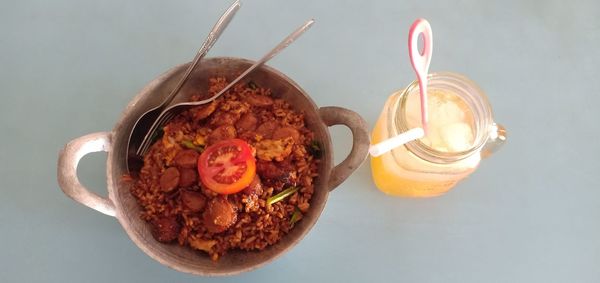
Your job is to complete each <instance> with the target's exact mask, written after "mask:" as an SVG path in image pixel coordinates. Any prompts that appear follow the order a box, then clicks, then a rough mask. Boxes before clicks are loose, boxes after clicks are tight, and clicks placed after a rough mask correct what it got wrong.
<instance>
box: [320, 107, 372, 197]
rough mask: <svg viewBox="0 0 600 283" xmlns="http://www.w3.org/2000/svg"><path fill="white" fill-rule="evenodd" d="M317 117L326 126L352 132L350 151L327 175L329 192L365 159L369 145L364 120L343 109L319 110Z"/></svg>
mask: <svg viewBox="0 0 600 283" xmlns="http://www.w3.org/2000/svg"><path fill="white" fill-rule="evenodd" d="M319 116H321V119H322V120H323V122H324V123H325V125H327V126H333V125H344V126H346V127H348V128H350V131H352V150H351V151H350V154H348V156H347V157H346V159H344V161H342V162H341V163H340V164H338V165H336V166H335V167H333V169H332V170H331V174H330V175H329V183H328V187H329V191H333V189H335V188H336V187H337V186H339V185H340V184H341V183H342V182H344V181H345V180H346V179H347V178H348V177H349V176H350V174H352V172H354V170H356V169H357V168H358V167H359V166H360V165H361V164H362V163H363V162H364V161H365V159H367V154H368V152H369V145H370V143H371V141H370V137H369V132H368V128H367V123H366V122H365V120H364V119H363V118H362V117H360V115H358V114H356V112H353V111H350V110H348V109H345V108H341V107H335V106H329V107H321V108H319Z"/></svg>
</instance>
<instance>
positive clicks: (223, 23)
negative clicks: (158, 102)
mask: <svg viewBox="0 0 600 283" xmlns="http://www.w3.org/2000/svg"><path fill="white" fill-rule="evenodd" d="M239 8H240V1H239V0H236V1H235V2H233V4H231V6H229V8H228V9H227V11H225V13H223V15H222V16H221V17H220V18H219V20H218V21H217V22H216V23H215V25H214V26H213V28H212V30H211V31H210V32H209V33H208V36H207V37H206V39H205V40H204V43H202V46H201V47H200V50H198V53H197V54H196V57H194V60H193V61H192V63H191V64H190V66H189V67H188V68H187V70H186V71H185V74H184V75H183V77H182V78H181V79H180V80H179V82H178V83H177V86H176V87H175V88H174V89H173V90H172V91H171V93H170V94H169V96H167V98H166V99H165V100H164V102H163V103H162V106H165V105H168V104H169V103H170V102H171V101H172V100H173V98H174V97H175V95H176V94H177V93H178V92H179V90H181V87H183V84H184V83H185V82H186V81H187V79H188V78H189V76H190V74H191V73H192V71H193V70H194V68H195V67H196V66H197V65H198V63H199V62H200V60H202V58H204V56H206V53H208V51H209V50H210V49H211V48H212V47H213V45H215V42H217V39H219V37H220V36H221V34H222V33H223V31H224V30H225V28H227V26H228V25H229V23H230V22H231V20H232V19H233V16H234V15H235V13H236V12H237V11H238V10H239Z"/></svg>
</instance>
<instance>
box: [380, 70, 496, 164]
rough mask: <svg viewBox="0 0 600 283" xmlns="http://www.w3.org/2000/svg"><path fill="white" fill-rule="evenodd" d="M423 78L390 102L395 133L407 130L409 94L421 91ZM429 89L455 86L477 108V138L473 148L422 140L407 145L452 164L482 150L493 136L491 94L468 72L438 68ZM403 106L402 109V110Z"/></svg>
mask: <svg viewBox="0 0 600 283" xmlns="http://www.w3.org/2000/svg"><path fill="white" fill-rule="evenodd" d="M418 89H419V82H418V80H415V81H413V82H412V83H411V84H410V85H408V87H406V88H405V89H404V90H402V91H401V92H400V94H399V95H398V97H397V98H396V99H395V100H394V101H393V103H392V104H391V105H390V107H391V108H390V110H391V111H388V113H389V114H390V117H388V119H389V120H388V121H390V123H389V126H390V128H389V129H388V130H389V132H390V133H391V134H392V136H395V135H398V134H400V133H403V132H406V131H407V130H409V129H408V126H407V123H406V120H405V117H406V111H405V110H406V109H405V105H406V98H407V97H408V94H411V93H413V92H414V91H417V92H418ZM428 89H446V90H451V91H452V92H454V93H455V94H456V95H458V96H459V97H460V98H461V99H462V100H464V101H465V103H466V104H467V106H468V107H469V108H470V109H471V111H472V112H473V119H474V127H475V132H476V135H475V139H474V141H473V144H472V145H471V147H470V148H468V149H466V150H463V151H459V152H444V151H439V150H436V149H435V148H432V147H430V146H428V145H426V144H425V143H423V142H422V141H421V140H414V141H411V142H408V143H406V144H405V145H404V147H405V148H406V149H407V150H409V151H410V152H412V153H413V154H415V155H416V156H418V157H420V158H421V159H424V160H427V161H429V162H433V163H440V164H448V163H452V162H457V161H460V160H463V159H466V158H468V157H470V156H472V155H473V154H476V153H478V152H480V151H481V149H482V148H483V146H484V145H485V143H486V142H487V140H488V138H489V130H490V128H491V127H492V125H493V119H492V108H491V106H490V103H489V101H488V98H487V96H486V95H485V93H484V92H483V90H481V88H480V87H479V86H478V85H477V84H476V83H475V82H473V81H472V80H470V79H469V78H467V77H466V76H464V75H461V74H457V73H452V72H436V73H430V74H429V75H428ZM398 110H400V111H398Z"/></svg>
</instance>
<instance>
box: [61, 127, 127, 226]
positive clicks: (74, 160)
mask: <svg viewBox="0 0 600 283" xmlns="http://www.w3.org/2000/svg"><path fill="white" fill-rule="evenodd" d="M111 147H112V143H111V133H110V132H99V133H93V134H89V135H85V136H82V137H78V138H76V139H74V140H72V141H70V142H69V143H68V144H66V145H65V147H64V148H63V149H62V150H61V151H60V153H59V154H58V173H57V177H58V184H59V185H60V188H61V189H62V190H63V192H64V193H65V194H66V195H67V196H69V197H70V198H72V199H73V200H75V201H76V202H79V203H81V204H83V205H85V206H87V207H89V208H91V209H95V210H97V211H99V212H102V213H104V214H106V215H109V216H115V215H116V212H115V205H114V203H113V202H112V201H111V200H110V199H109V198H103V197H101V196H99V195H97V194H95V193H93V192H91V191H89V190H88V189H86V188H85V187H84V186H83V185H82V184H81V182H79V178H77V165H78V164H79V160H81V158H83V157H84V156H85V155H87V154H88V153H92V152H98V151H106V152H108V151H110V148H111Z"/></svg>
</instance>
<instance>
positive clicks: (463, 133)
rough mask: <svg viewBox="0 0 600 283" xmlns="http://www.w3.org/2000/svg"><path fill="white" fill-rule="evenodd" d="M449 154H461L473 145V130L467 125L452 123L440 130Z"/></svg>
mask: <svg viewBox="0 0 600 283" xmlns="http://www.w3.org/2000/svg"><path fill="white" fill-rule="evenodd" d="M438 131H439V134H440V137H441V140H443V143H444V144H445V147H446V148H447V149H448V151H449V152H459V151H464V150H467V149H469V148H470V147H471V146H472V145H473V130H472V129H471V127H470V126H469V125H468V124H466V123H452V124H448V125H445V126H444V127H440V128H439V129H438Z"/></svg>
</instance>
